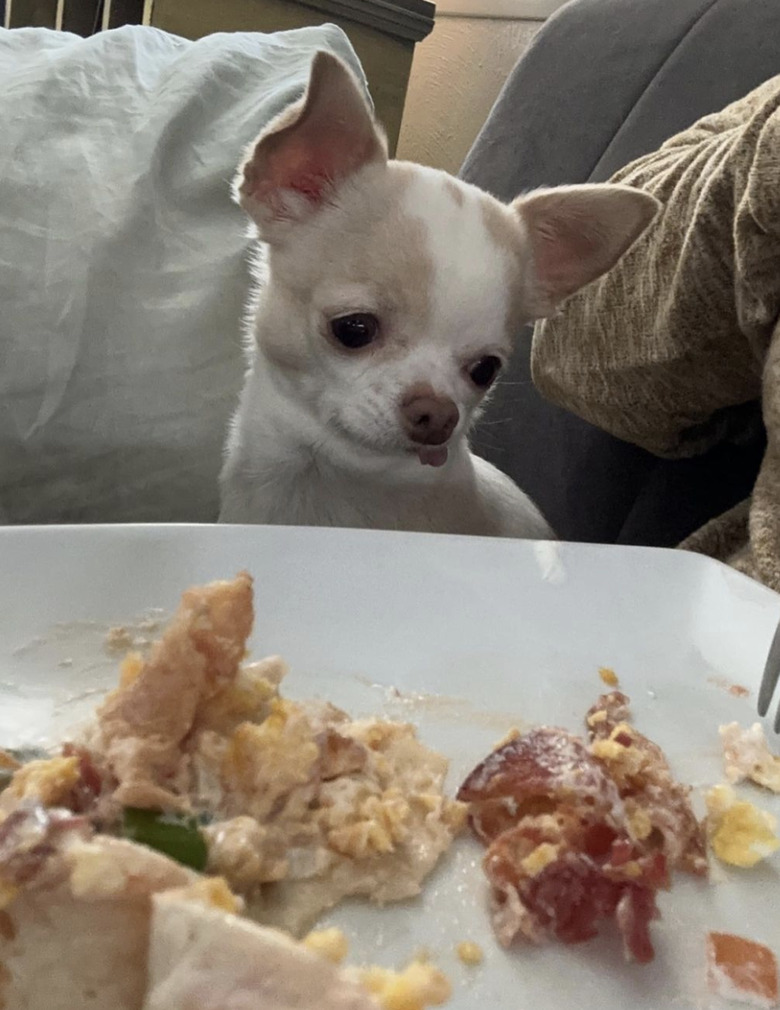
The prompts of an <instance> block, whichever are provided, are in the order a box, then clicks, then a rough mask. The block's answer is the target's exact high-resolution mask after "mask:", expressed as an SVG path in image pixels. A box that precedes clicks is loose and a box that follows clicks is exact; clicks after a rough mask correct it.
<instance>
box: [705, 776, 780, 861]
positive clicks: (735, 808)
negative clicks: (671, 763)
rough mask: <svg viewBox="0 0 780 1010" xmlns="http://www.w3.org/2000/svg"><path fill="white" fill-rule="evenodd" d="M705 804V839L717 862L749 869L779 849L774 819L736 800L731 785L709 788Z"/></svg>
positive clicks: (779, 842) (751, 805) (762, 811)
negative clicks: (706, 838) (718, 860)
mask: <svg viewBox="0 0 780 1010" xmlns="http://www.w3.org/2000/svg"><path fill="white" fill-rule="evenodd" d="M705 801H706V803H707V837H708V840H709V843H710V848H711V849H712V851H713V852H714V853H715V855H716V856H717V857H718V859H720V860H721V862H724V863H729V864H730V865H731V866H740V867H743V868H749V867H751V866H755V865H756V864H757V863H760V862H761V860H762V859H766V858H767V857H768V856H771V855H772V853H773V852H777V850H778V849H780V838H778V837H777V818H776V817H773V816H772V814H770V813H767V812H766V811H765V810H759V808H758V807H757V806H755V805H754V804H752V803H748V802H747V800H740V799H739V798H738V797H737V794H736V793H735V792H734V790H733V789H732V788H731V786H728V785H719V786H713V787H712V789H710V790H708V792H707V794H706V796H705Z"/></svg>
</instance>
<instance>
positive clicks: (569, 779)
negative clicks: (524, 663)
mask: <svg viewBox="0 0 780 1010" xmlns="http://www.w3.org/2000/svg"><path fill="white" fill-rule="evenodd" d="M458 799H459V800H461V801H463V802H465V803H470V804H471V812H470V817H471V825H472V827H473V829H474V831H475V833H476V834H477V836H478V837H479V838H480V839H481V840H482V841H483V842H490V841H491V840H492V839H494V838H495V837H496V836H497V835H499V834H500V833H501V832H502V831H505V830H506V829H507V828H511V827H513V826H514V825H515V824H517V823H518V821H519V820H520V819H521V818H523V817H525V816H527V815H530V814H539V813H547V812H550V811H552V810H554V809H556V808H557V807H558V806H559V805H560V804H561V803H565V804H572V805H575V806H578V807H582V808H583V809H585V810H587V811H588V813H589V816H590V819H591V820H594V821H595V820H598V819H601V818H607V819H609V820H610V821H614V822H615V823H619V822H620V820H621V819H622V811H621V803H620V797H619V795H618V791H617V789H616V787H615V783H614V782H612V780H611V779H610V777H609V775H608V774H607V773H606V771H605V769H604V766H603V765H602V764H601V762H599V761H597V760H596V759H595V758H594V757H593V756H592V755H591V753H590V752H589V750H588V747H587V746H586V744H585V743H584V742H583V741H582V740H580V739H579V737H576V736H574V735H573V734H572V733H568V732H567V731H566V730H564V729H557V728H555V727H552V726H540V727H539V728H537V729H533V730H531V732H530V733H527V734H526V735H525V736H521V737H517V738H516V739H514V740H510V741H509V743H506V744H504V746H503V747H499V749H498V750H496V751H493V753H492V754H489V755H488V757H487V758H486V759H485V760H484V761H483V762H482V763H481V764H479V765H478V766H477V767H476V768H475V769H474V771H473V772H472V773H471V774H470V775H469V776H468V778H467V779H466V781H465V782H464V783H463V785H462V786H461V787H460V789H459V790H458Z"/></svg>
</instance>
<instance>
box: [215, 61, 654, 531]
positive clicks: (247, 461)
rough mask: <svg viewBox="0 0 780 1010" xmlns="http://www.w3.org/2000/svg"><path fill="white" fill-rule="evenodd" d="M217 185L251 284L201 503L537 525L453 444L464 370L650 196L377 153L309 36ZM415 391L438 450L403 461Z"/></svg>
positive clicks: (409, 446)
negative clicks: (340, 320) (235, 398)
mask: <svg viewBox="0 0 780 1010" xmlns="http://www.w3.org/2000/svg"><path fill="white" fill-rule="evenodd" d="M236 198H237V200H238V202H239V203H240V204H241V206H242V207H244V208H245V210H247V212H248V213H249V215H250V216H251V217H252V219H253V220H254V222H255V225H256V227H257V233H258V237H259V239H260V245H259V246H258V257H257V260H256V264H255V274H256V279H257V282H258V286H257V292H256V296H255V298H254V300H253V303H252V306H251V317H252V319H251V323H252V325H251V334H250V346H249V369H248V372H247V376H246V382H245V386H244V389H243V392H242V394H241V398H240V403H239V407H238V410H237V412H236V415H235V418H234V421H233V425H232V428H231V431H230V434H229V437H228V442H227V446H226V459H225V465H224V468H223V472H222V477H221V491H222V509H221V514H220V520H221V521H222V522H234V523H276V524H288V525H327V526H351V527H372V528H384V529H404V530H422V531H433V532H447V533H465V534H484V535H495V536H514V537H529V538H548V537H552V536H553V533H552V531H551V529H550V527H549V526H548V524H547V522H546V521H545V520H544V518H543V517H542V515H541V514H540V512H539V511H538V509H537V508H536V507H535V505H534V504H533V503H532V502H531V500H530V499H529V498H528V496H527V495H525V494H524V493H523V492H522V491H520V489H519V488H518V487H516V485H515V484H514V483H513V482H512V481H511V480H510V479H509V478H508V477H506V476H505V475H504V474H502V473H501V472H500V471H498V470H497V469H495V468H494V467H493V466H491V465H490V464H489V463H487V462H485V461H484V460H482V459H480V458H479V457H477V456H475V455H473V454H472V453H471V452H470V450H469V446H468V431H469V428H470V426H471V424H472V423H473V421H474V419H475V417H476V416H478V412H479V409H480V405H481V403H482V401H483V399H484V392H483V391H482V390H480V389H478V388H476V386H475V385H474V383H473V382H472V381H471V379H470V378H469V373H468V369H469V368H471V367H472V366H473V365H474V363H475V362H477V361H479V360H480V359H482V358H483V357H484V356H485V355H494V356H496V357H498V358H500V359H501V361H502V362H505V361H506V360H507V358H508V356H509V354H510V352H511V349H512V343H513V339H514V337H515V335H516V333H517V332H519V330H520V328H521V326H522V324H523V323H524V322H528V321H529V320H532V319H535V318H540V317H542V316H544V315H549V314H550V313H551V312H553V311H555V309H556V307H557V306H558V305H559V304H560V302H561V300H562V299H564V298H565V297H567V296H568V295H570V294H572V293H573V292H574V291H576V290H577V289H578V288H580V287H582V286H583V285H584V284H586V283H588V282H589V281H591V280H593V279H594V278H595V277H598V276H599V275H600V274H602V273H604V272H605V271H606V270H608V269H609V268H610V267H611V266H612V265H613V264H614V262H615V261H616V260H617V259H618V258H619V257H620V256H621V255H622V254H623V253H624V252H625V251H626V249H628V248H629V246H630V245H631V244H632V243H633V242H634V240H635V239H636V238H637V237H638V235H639V234H641V232H642V231H643V230H644V229H645V228H646V227H647V225H648V224H649V222H650V221H651V220H652V218H653V217H654V216H655V214H656V211H657V207H658V205H657V203H656V201H655V200H654V199H653V198H652V197H648V196H645V195H644V194H642V193H639V192H637V191H635V190H631V189H628V188H625V187H617V186H581V187H565V188H560V189H554V190H544V191H537V192H536V193H532V194H530V195H528V196H525V197H521V198H519V199H518V200H516V201H515V202H514V203H513V204H511V205H508V206H507V205H505V204H502V203H500V202H499V201H497V200H495V199H493V198H492V197H490V196H489V195H488V194H486V193H484V192H482V191H481V190H479V189H477V188H476V187H473V186H469V185H467V184H465V183H462V182H459V181H457V180H455V179H454V178H452V177H451V176H449V175H447V174H446V173H443V172H438V171H435V170H433V169H429V168H424V167H422V166H419V165H412V164H408V163H404V162H397V161H388V160H387V152H386V145H385V141H384V137H383V135H382V133H381V130H380V129H379V127H378V126H377V124H376V123H375V121H374V119H373V117H372V114H371V112H370V109H369V107H368V105H367V103H366V101H365V99H364V97H363V93H362V91H361V89H360V87H359V85H358V84H357V82H356V81H355V79H354V78H353V76H352V74H351V73H350V71H349V70H348V69H347V68H346V67H345V66H344V65H343V64H342V63H341V62H340V61H338V60H337V59H336V58H335V57H332V56H329V55H327V54H324V53H320V54H318V55H317V57H316V58H315V61H314V64H313V67H312V73H311V78H310V82H309V87H308V90H307V94H306V95H305V96H304V98H303V99H302V100H301V101H300V102H299V103H297V104H296V105H295V106H293V107H292V108H291V109H288V110H287V112H286V113H284V114H283V116H282V117H280V119H279V120H277V121H276V122H275V123H273V124H271V126H270V127H269V128H268V129H267V130H266V131H265V132H264V133H263V134H261V136H260V137H259V138H258V139H257V141H256V142H255V143H254V144H253V145H252V146H251V148H250V150H249V152H248V156H247V158H246V159H245V161H244V163H243V165H242V168H241V169H240V171H239V175H238V178H237V180H236ZM349 313H370V314H371V315H372V316H374V317H376V319H377V320H378V322H379V333H378V338H377V340H376V341H375V342H374V343H372V344H371V345H370V346H368V347H366V348H363V349H360V350H353V351H348V350H345V349H344V348H343V347H341V346H339V345H338V344H337V343H336V341H335V340H334V339H333V337H332V334H331V331H330V322H331V320H332V319H334V318H337V317H340V316H343V315H345V314H349ZM415 391H417V392H419V393H420V394H421V395H426V396H427V395H433V396H434V397H438V398H442V397H444V398H447V399H448V400H450V401H452V402H454V403H455V404H456V405H457V407H458V411H459V414H460V419H459V421H458V424H457V426H456V428H455V430H454V432H453V433H452V435H451V436H450V437H449V439H448V441H447V443H446V446H445V447H444V448H446V452H441V451H440V452H439V458H438V459H437V460H436V462H437V463H441V462H442V458H443V457H444V456H446V463H445V464H444V465H437V466H423V465H421V461H423V460H426V459H428V458H429V457H426V454H425V449H424V448H422V449H421V446H420V445H419V443H417V442H412V441H411V440H410V436H409V435H408V434H407V432H406V430H405V429H404V427H403V425H402V420H401V404H402V403H403V401H404V400H405V399H408V397H409V396H410V395H414V393H415ZM540 451H543V448H542V449H540ZM430 458H433V457H430Z"/></svg>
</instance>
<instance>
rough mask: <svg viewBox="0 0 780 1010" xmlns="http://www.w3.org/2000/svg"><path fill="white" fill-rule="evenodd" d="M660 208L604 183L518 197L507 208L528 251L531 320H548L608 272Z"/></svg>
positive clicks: (643, 196)
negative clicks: (566, 301) (518, 223)
mask: <svg viewBox="0 0 780 1010" xmlns="http://www.w3.org/2000/svg"><path fill="white" fill-rule="evenodd" d="M660 206H661V205H660V203H659V202H658V201H657V200H656V199H655V197H653V196H650V195H649V194H648V193H642V192H640V191H639V190H636V189H631V188H630V187H629V186H616V185H609V184H595V185H587V186H561V187H559V188H557V189H545V190H537V191H536V192H534V193H529V194H528V195H527V196H521V197H518V198H517V199H516V200H515V201H514V202H513V204H512V208H513V209H514V210H515V212H516V213H517V214H518V215H519V217H520V219H521V222H522V224H523V232H524V236H525V238H526V241H527V242H528V244H529V246H530V252H531V261H532V263H531V270H530V277H529V278H528V282H529V287H530V290H529V292H528V297H529V300H528V310H529V313H531V314H532V315H533V318H535V319H541V318H542V317H544V316H548V315H551V314H552V313H553V312H555V310H556V308H557V306H558V305H559V304H560V303H561V302H562V301H563V299H564V298H567V297H568V296H569V295H573V294H574V292H575V291H579V289H580V288H582V287H584V286H585V285H586V284H589V283H590V282H591V281H593V280H595V279H596V278H597V277H600V276H601V275H602V274H605V273H606V272H607V271H608V270H609V269H610V268H611V267H613V266H614V265H615V263H617V261H618V260H619V259H620V257H621V256H622V255H623V254H624V253H625V252H626V251H627V250H628V249H629V248H630V247H631V246H632V245H633V244H634V242H635V241H636V240H637V239H638V238H639V236H640V235H641V234H642V232H643V231H644V230H645V229H646V228H647V226H648V225H649V224H650V222H651V221H652V220H653V218H654V217H655V216H656V214H657V213H658V210H659V209H660Z"/></svg>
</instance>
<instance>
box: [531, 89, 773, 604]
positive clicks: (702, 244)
mask: <svg viewBox="0 0 780 1010" xmlns="http://www.w3.org/2000/svg"><path fill="white" fill-rule="evenodd" d="M612 181H614V182H622V183H627V184H629V185H632V186H636V187H637V188H640V189H644V190H647V191H648V192H650V193H653V194H654V195H655V196H657V197H658V198H659V200H661V201H662V203H663V204H664V210H663V211H662V213H661V215H660V216H659V218H658V219H657V221H656V222H655V223H654V224H653V225H652V226H651V227H650V229H649V230H648V231H647V232H646V233H645V235H643V236H642V238H641V239H640V240H639V242H638V243H637V244H636V245H635V246H634V247H633V248H632V249H631V250H630V251H629V252H628V253H627V255H626V256H625V257H624V258H623V259H622V260H621V261H620V262H619V263H618V264H617V266H616V267H615V268H614V269H613V270H612V271H610V273H609V274H608V275H607V276H606V277H603V278H602V279H601V280H600V281H597V282H596V283H594V284H592V285H589V286H588V287H587V288H585V289H584V290H583V291H582V292H580V293H579V294H578V295H575V296H574V297H573V298H571V299H570V300H569V301H568V302H567V303H566V304H565V306H564V308H563V310H562V312H561V313H560V315H558V316H556V317H555V318H553V319H550V320H547V321H545V322H543V323H540V324H538V325H537V328H536V332H535V334H534V343H533V352H532V368H533V378H534V382H535V383H536V385H537V387H538V388H539V390H540V391H541V392H542V393H543V395H545V396H546V397H547V398H548V399H550V400H552V401H554V402H555V403H558V404H560V405H561V406H564V407H567V408H568V409H569V410H572V411H573V412H574V413H576V414H579V415H580V416H581V417H583V418H585V419H586V420H587V421H590V422H591V423H592V424H595V425H598V426H599V427H601V428H604V429H605V430H606V431H609V432H611V433H612V434H613V435H616V436H617V437H618V438H622V439H624V440H626V441H628V442H633V443H635V444H637V445H640V446H643V447H644V448H645V449H648V450H649V451H650V452H652V453H655V454H656V455H660V456H669V457H682V456H690V455H694V454H696V453H699V452H702V451H703V450H705V449H707V448H708V447H710V446H712V445H714V444H715V443H716V442H718V441H720V440H722V439H724V438H729V437H730V426H731V424H732V423H733V420H732V417H731V415H730V410H732V409H733V408H735V407H737V406H739V405H743V404H745V403H747V402H749V401H755V400H758V399H759V398H760V399H761V400H762V404H763V414H764V422H765V425H766V428H767V436H768V448H767V450H766V454H765V456H764V459H763V463H762V466H761V471H760V474H759V477H758V479H757V481H756V485H755V488H754V490H753V495H752V497H751V499H750V500H749V501H748V502H745V503H744V504H743V505H741V506H738V507H737V508H736V509H732V510H731V511H730V512H728V513H726V514H725V515H724V516H721V517H719V518H717V519H715V520H713V521H712V522H710V523H708V524H707V526H705V527H703V528H702V529H701V530H700V531H698V532H697V533H695V534H694V535H693V536H692V537H690V538H689V539H688V540H687V541H685V543H684V544H682V545H681V546H682V547H685V548H687V549H690V550H696V551H700V552H703V553H706V554H710V555H711V556H713V557H717V558H719V559H721V560H724V561H728V562H729V563H731V564H733V565H735V566H736V567H738V568H740V569H741V570H742V571H745V572H747V573H749V574H751V575H753V576H754V577H756V578H759V579H761V580H762V581H763V582H765V583H767V584H768V585H770V586H772V587H773V588H774V589H777V590H780V323H779V322H778V320H779V319H780V77H775V78H773V79H772V80H770V81H768V82H767V83H766V84H764V85H762V86H761V87H760V88H758V89H756V90H755V91H753V92H752V93H751V94H749V95H748V96H747V97H746V98H744V99H742V100H741V101H739V102H735V103H734V104H733V105H730V106H728V107H727V108H726V109H724V110H723V111H722V112H719V113H717V114H716V115H712V116H707V117H706V118H704V119H701V120H700V121H699V122H698V123H696V124H695V125H694V126H692V127H691V128H690V129H689V130H686V131H685V132H684V133H681V134H679V135H678V136H676V137H674V138H672V139H671V140H669V141H668V142H667V143H666V144H664V145H663V147H661V148H660V149H659V150H658V151H656V152H654V153H653V154H650V155H647V156H646V157H644V158H641V159H639V160H638V161H635V162H633V163H632V164H631V165H628V166H627V167H626V168H625V169H623V170H622V171H621V172H619V173H618V174H617V175H615V176H614V177H613V180H612Z"/></svg>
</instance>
